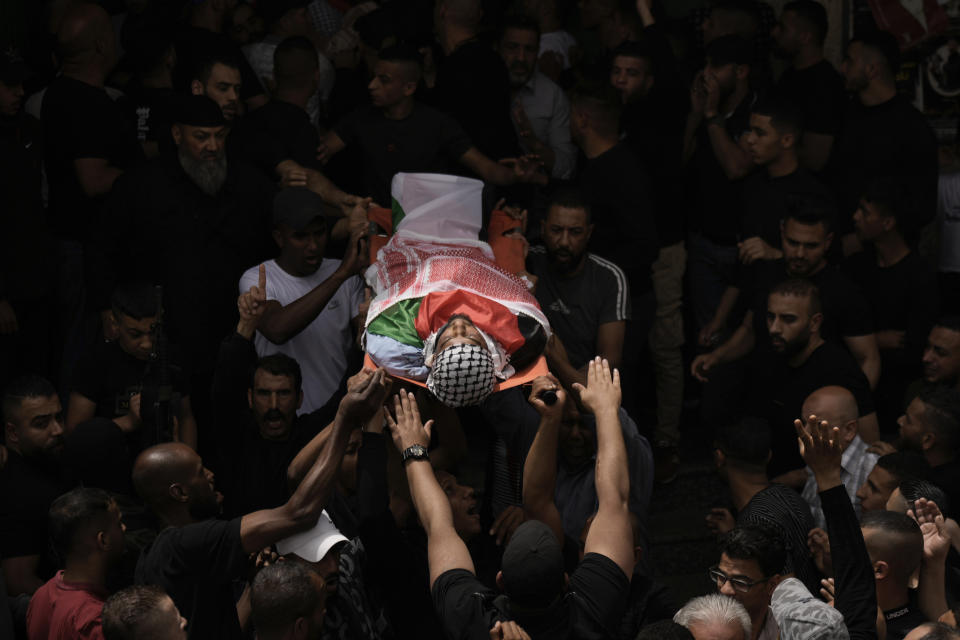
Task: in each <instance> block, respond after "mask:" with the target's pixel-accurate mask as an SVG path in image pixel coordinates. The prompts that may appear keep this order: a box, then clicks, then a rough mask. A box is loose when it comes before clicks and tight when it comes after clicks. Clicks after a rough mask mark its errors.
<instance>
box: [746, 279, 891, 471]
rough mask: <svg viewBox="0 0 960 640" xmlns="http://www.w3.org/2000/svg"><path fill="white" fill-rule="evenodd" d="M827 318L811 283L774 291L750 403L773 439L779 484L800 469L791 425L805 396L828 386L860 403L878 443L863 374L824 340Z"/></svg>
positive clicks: (773, 466)
mask: <svg viewBox="0 0 960 640" xmlns="http://www.w3.org/2000/svg"><path fill="white" fill-rule="evenodd" d="M823 319H824V313H823V310H822V306H821V303H820V292H819V291H818V290H817V287H816V285H814V284H812V283H811V282H809V281H807V280H787V281H786V282H783V283H781V284H779V285H777V286H776V287H774V288H773V289H772V290H771V291H770V295H769V297H768V299H767V310H766V326H767V333H768V335H769V345H770V348H769V350H764V352H763V353H761V354H760V357H758V358H756V359H755V360H754V361H753V363H752V364H753V371H752V376H751V377H752V383H751V385H750V388H749V395H748V398H747V411H746V413H747V414H748V415H754V416H758V417H762V418H765V419H766V420H767V422H768V424H769V425H770V430H771V434H772V446H771V450H772V453H773V455H772V457H771V459H770V464H769V465H768V470H769V472H770V475H771V477H773V478H777V477H778V476H780V475H781V474H784V473H786V472H787V471H792V470H794V469H798V468H801V467H802V466H803V461H802V460H801V459H800V455H799V454H798V453H797V445H796V438H795V433H794V430H793V421H794V420H795V419H796V417H797V416H799V415H800V410H801V408H802V406H803V402H804V400H806V398H807V396H809V395H810V394H811V393H813V392H814V391H816V390H817V389H819V388H821V387H824V386H833V385H836V386H839V387H844V388H846V389H847V390H849V391H850V392H851V393H852V394H853V396H854V398H856V400H857V408H858V410H859V412H860V415H861V416H863V418H861V421H860V424H861V427H863V426H864V425H869V426H870V427H871V428H872V429H873V431H872V437H871V438H870V439H869V440H868V438H867V437H864V440H867V441H868V442H872V441H873V440H874V439H876V430H875V429H876V419H877V416H876V412H875V410H874V405H873V396H872V395H871V393H870V386H869V384H868V383H867V380H866V377H865V376H864V375H863V372H862V371H861V370H860V369H859V368H858V367H857V365H856V362H855V361H854V360H853V358H852V357H851V356H850V354H849V353H847V352H846V351H845V350H844V349H843V347H840V346H837V345H836V344H834V343H831V342H826V341H824V339H823V337H822V336H821V334H820V327H821V326H822V324H823Z"/></svg>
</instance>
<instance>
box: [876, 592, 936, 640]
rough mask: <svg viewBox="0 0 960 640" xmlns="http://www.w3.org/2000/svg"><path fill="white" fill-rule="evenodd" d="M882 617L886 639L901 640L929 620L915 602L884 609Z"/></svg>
mask: <svg viewBox="0 0 960 640" xmlns="http://www.w3.org/2000/svg"><path fill="white" fill-rule="evenodd" d="M911 600H915V598H911ZM883 617H884V618H885V619H886V621H887V640H903V638H905V637H907V634H908V633H910V632H911V631H913V630H914V629H916V628H917V627H919V626H920V625H922V624H923V623H924V622H929V620H928V619H927V616H925V615H923V612H922V611H920V608H919V607H918V606H917V604H916V602H911V603H910V604H907V605H905V606H903V607H898V608H897V609H890V610H888V611H884V612H883Z"/></svg>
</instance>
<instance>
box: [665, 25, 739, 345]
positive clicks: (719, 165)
mask: <svg viewBox="0 0 960 640" xmlns="http://www.w3.org/2000/svg"><path fill="white" fill-rule="evenodd" d="M752 59H753V45H752V43H751V42H749V41H747V40H744V39H742V38H739V37H738V36H733V35H729V36H721V37H719V38H717V39H716V40H713V41H712V42H711V43H710V44H709V45H708V46H707V66H706V68H704V69H703V71H702V72H701V73H699V74H697V77H696V78H695V79H694V81H693V86H692V87H691V89H690V113H689V115H688V116H687V124H686V129H685V131H684V141H683V160H684V162H686V163H688V165H689V168H690V173H691V176H690V177H691V182H692V184H691V185H690V187H691V193H693V194H694V195H693V196H692V197H691V199H690V201H689V216H688V218H689V219H688V225H689V231H690V233H691V236H690V241H689V246H688V247H687V251H689V254H690V258H689V264H688V268H689V274H690V277H689V282H690V284H691V290H690V302H691V305H692V308H693V313H694V317H695V319H696V321H697V325H698V327H700V328H702V327H704V326H705V325H706V324H707V323H708V322H709V320H710V317H711V315H713V313H714V311H715V310H716V308H717V306H718V305H719V304H720V299H721V297H722V295H723V292H724V290H725V289H726V287H727V286H729V285H731V284H732V283H733V281H734V278H735V273H736V264H737V258H738V252H737V241H738V240H739V239H740V237H741V235H740V233H741V218H742V205H741V190H742V188H743V178H745V177H746V176H747V174H749V173H750V171H752V170H753V161H752V160H751V158H750V154H749V153H748V152H747V147H746V138H745V136H744V134H745V133H746V132H747V130H748V129H749V114H750V108H751V107H752V106H753V103H754V101H755V100H756V94H755V93H754V92H753V91H752V90H751V88H750V80H749V79H750V70H751V61H752Z"/></svg>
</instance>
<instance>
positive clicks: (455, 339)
mask: <svg viewBox="0 0 960 640" xmlns="http://www.w3.org/2000/svg"><path fill="white" fill-rule="evenodd" d="M458 344H470V345H475V346H478V347H483V348H484V349H486V348H487V341H486V340H484V339H483V336H482V335H481V334H480V331H479V330H478V329H477V328H476V327H475V326H474V324H473V321H471V320H470V318H469V317H467V316H465V315H455V316H453V317H451V318H450V320H449V321H448V322H447V324H446V326H445V327H444V329H443V330H442V331H441V332H440V334H439V335H437V347H436V349H434V353H440V352H441V351H443V350H444V349H447V348H449V347H452V346H455V345H458Z"/></svg>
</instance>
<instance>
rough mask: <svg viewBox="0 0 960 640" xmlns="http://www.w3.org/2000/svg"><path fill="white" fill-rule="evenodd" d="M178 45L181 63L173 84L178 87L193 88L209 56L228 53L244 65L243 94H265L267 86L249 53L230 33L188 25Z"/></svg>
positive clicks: (243, 95) (176, 44)
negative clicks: (249, 59) (193, 81)
mask: <svg viewBox="0 0 960 640" xmlns="http://www.w3.org/2000/svg"><path fill="white" fill-rule="evenodd" d="M174 45H175V47H176V50H177V66H176V68H175V69H174V70H173V86H174V88H176V89H177V90H178V91H184V92H187V93H189V92H190V83H191V81H192V80H193V79H194V77H195V76H196V74H197V70H198V69H197V67H198V65H200V64H203V62H204V60H205V59H206V58H207V57H208V56H211V55H213V54H226V55H228V56H230V58H231V59H232V60H233V62H235V63H236V64H237V66H238V67H239V69H240V83H241V84H240V98H241V99H242V100H248V99H249V98H253V97H255V96H259V95H262V94H263V86H262V85H261V84H260V80H259V79H258V78H257V74H256V73H254V71H253V68H252V67H251V66H250V63H249V62H247V57H246V56H245V55H243V52H242V51H241V50H240V47H238V46H237V45H236V44H234V43H233V41H232V40H230V38H229V37H227V36H226V35H224V34H222V33H215V32H213V31H210V30H209V29H204V28H202V27H194V26H189V25H188V26H184V27H183V28H181V29H180V31H179V32H178V33H177V36H176V41H175V43H174Z"/></svg>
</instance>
